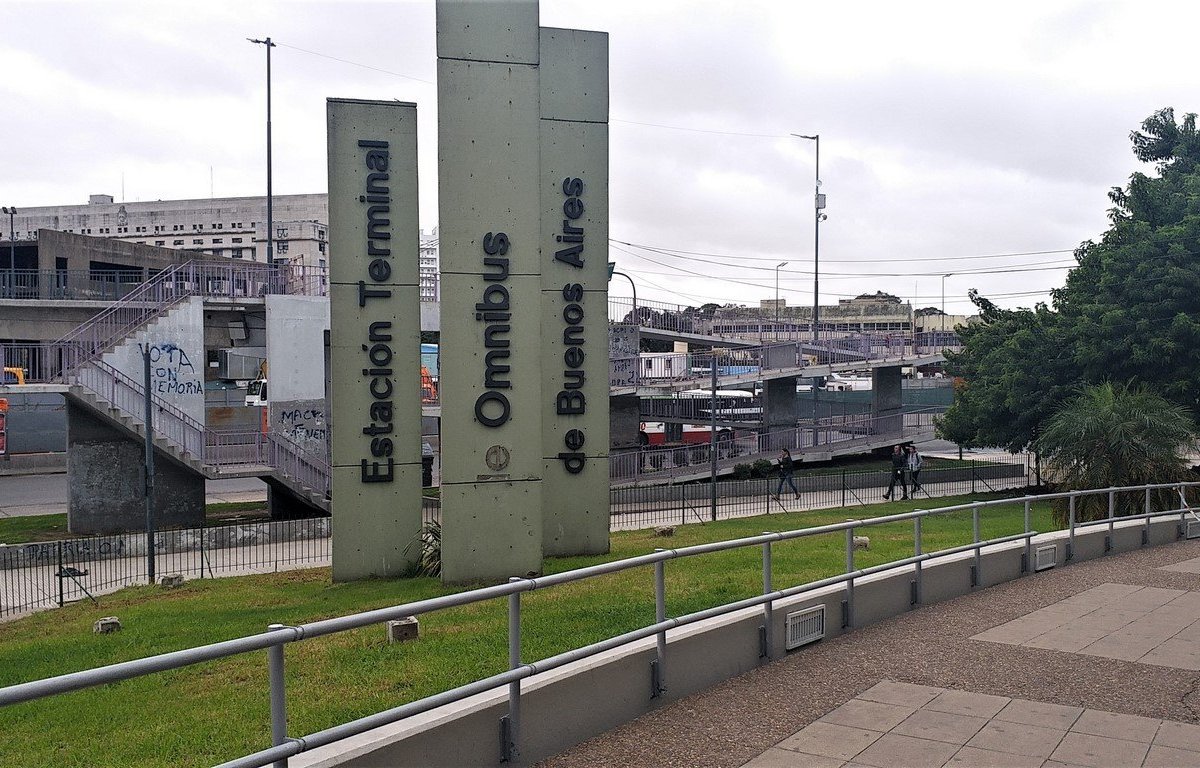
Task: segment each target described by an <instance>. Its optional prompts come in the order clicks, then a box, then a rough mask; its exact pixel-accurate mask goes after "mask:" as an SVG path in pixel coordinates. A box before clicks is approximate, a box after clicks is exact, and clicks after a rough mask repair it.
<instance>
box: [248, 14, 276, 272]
mask: <svg viewBox="0 0 1200 768" xmlns="http://www.w3.org/2000/svg"><path fill="white" fill-rule="evenodd" d="M246 39H247V40H249V41H250V42H252V43H254V44H256V45H265V46H266V47H267V264H271V263H273V262H274V261H275V216H274V210H273V209H272V205H271V49H272V48H274V47H275V43H272V42H271V38H269V37H268V38H264V39H262V40H254V39H251V38H249V37H247V38H246Z"/></svg>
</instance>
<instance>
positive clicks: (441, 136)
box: [436, 0, 544, 583]
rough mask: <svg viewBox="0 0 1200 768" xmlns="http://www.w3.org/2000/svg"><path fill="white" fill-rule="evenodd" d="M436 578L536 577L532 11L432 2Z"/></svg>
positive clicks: (538, 397)
mask: <svg viewBox="0 0 1200 768" xmlns="http://www.w3.org/2000/svg"><path fill="white" fill-rule="evenodd" d="M436 12H437V53H438V211H439V218H440V221H439V228H438V247H439V259H440V261H441V289H442V290H441V328H442V331H441V351H442V355H441V358H440V368H441V380H440V386H441V401H442V419H441V449H442V450H441V455H442V497H441V505H442V507H441V512H442V538H441V546H442V579H443V581H445V582H447V583H465V582H470V581H486V580H498V579H503V578H506V577H509V576H516V575H526V574H528V573H540V572H541V569H542V506H543V491H542V472H543V461H542V454H543V452H542V439H541V436H542V417H543V412H544V408H543V393H542V375H541V370H542V338H541V334H542V312H541V307H540V296H541V289H542V277H541V262H540V247H539V243H540V238H541V228H540V225H539V222H540V211H541V200H540V196H539V192H538V190H539V186H538V185H539V174H538V168H539V162H538V123H539V107H538V103H539V95H540V94H539V85H538V4H537V2H535V1H534V2H531V1H529V0H514V1H513V2H503V3H485V2H464V1H463V0H439V2H438V3H437V5H436Z"/></svg>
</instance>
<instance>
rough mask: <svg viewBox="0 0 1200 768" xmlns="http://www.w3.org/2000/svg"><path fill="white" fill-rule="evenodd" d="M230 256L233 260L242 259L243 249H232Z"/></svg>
mask: <svg viewBox="0 0 1200 768" xmlns="http://www.w3.org/2000/svg"><path fill="white" fill-rule="evenodd" d="M229 255H230V256H231V257H232V258H235V259H240V258H242V249H241V248H230V249H229Z"/></svg>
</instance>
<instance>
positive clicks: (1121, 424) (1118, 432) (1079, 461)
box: [1035, 383, 1197, 522]
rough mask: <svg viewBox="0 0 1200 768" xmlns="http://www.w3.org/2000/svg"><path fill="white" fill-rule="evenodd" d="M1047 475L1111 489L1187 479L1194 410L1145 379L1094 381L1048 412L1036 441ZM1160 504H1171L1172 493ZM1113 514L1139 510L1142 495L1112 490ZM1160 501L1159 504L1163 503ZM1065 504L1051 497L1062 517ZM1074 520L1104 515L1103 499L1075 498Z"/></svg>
mask: <svg viewBox="0 0 1200 768" xmlns="http://www.w3.org/2000/svg"><path fill="white" fill-rule="evenodd" d="M1035 445H1036V447H1037V449H1038V450H1039V452H1041V454H1042V455H1043V457H1044V458H1045V459H1046V463H1047V469H1048V472H1047V476H1048V477H1049V479H1050V480H1051V481H1052V482H1053V483H1054V484H1055V485H1057V486H1059V487H1060V488H1061V489H1062V490H1086V489H1091V488H1113V487H1119V486H1127V485H1145V484H1149V483H1173V482H1177V481H1180V480H1185V479H1188V462H1187V460H1186V459H1185V458H1184V455H1185V454H1186V453H1187V452H1189V451H1193V450H1195V449H1196V447H1197V442H1196V428H1195V424H1194V422H1193V421H1192V414H1191V411H1190V410H1189V409H1187V408H1185V407H1183V406H1181V405H1178V404H1176V403H1172V402H1170V401H1169V400H1167V399H1166V398H1164V397H1162V396H1161V395H1159V394H1157V393H1155V392H1152V391H1150V390H1149V389H1147V388H1146V387H1142V386H1127V385H1113V384H1110V383H1105V384H1099V385H1095V386H1090V387H1086V388H1084V389H1083V390H1082V391H1080V392H1079V394H1077V395H1076V396H1075V397H1073V398H1072V399H1070V400H1068V401H1067V402H1066V403H1065V404H1064V405H1063V406H1062V408H1060V409H1059V410H1058V411H1057V412H1056V413H1055V414H1054V415H1053V416H1051V417H1050V418H1049V419H1047V421H1046V424H1045V426H1044V429H1043V430H1042V432H1041V434H1040V435H1039V436H1038V439H1037V442H1036V443H1035ZM1159 495H1160V496H1164V498H1160V499H1158V503H1159V504H1160V505H1161V504H1164V503H1165V504H1170V503H1172V502H1174V501H1175V500H1173V499H1171V498H1170V496H1171V494H1170V492H1164V493H1160V494H1159ZM1114 502H1115V503H1114V506H1115V508H1116V509H1115V511H1116V513H1117V514H1131V513H1134V512H1139V511H1141V508H1142V504H1143V496H1142V494H1140V493H1139V494H1137V498H1133V497H1131V495H1129V494H1117V495H1115V496H1114ZM1160 508H1162V507H1161V506H1160ZM1066 510H1067V505H1066V504H1065V503H1064V504H1056V508H1055V513H1056V518H1059V521H1060V522H1065V521H1066ZM1075 513H1076V520H1080V521H1083V520H1096V519H1099V518H1102V517H1106V516H1107V515H1108V499H1107V498H1102V497H1099V496H1088V497H1083V498H1080V499H1079V500H1078V502H1077V505H1076V507H1075Z"/></svg>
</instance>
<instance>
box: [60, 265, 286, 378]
mask: <svg viewBox="0 0 1200 768" xmlns="http://www.w3.org/2000/svg"><path fill="white" fill-rule="evenodd" d="M283 282H285V280H284V276H281V275H280V273H279V270H278V269H277V268H275V267H272V266H267V265H236V266H234V265H230V266H226V265H224V264H206V263H201V262H196V261H189V262H186V263H184V264H180V265H178V266H174V267H171V268H169V269H167V270H164V271H163V272H160V273H158V274H157V275H155V276H154V277H152V278H150V279H149V280H147V281H146V282H144V283H142V284H141V285H140V286H138V287H137V288H136V289H134V290H133V291H131V292H130V293H129V294H128V295H126V296H125V297H124V298H122V299H121V300H120V301H117V302H114V303H113V304H112V305H111V306H109V307H108V308H107V309H105V310H104V311H103V312H100V313H99V314H98V315H96V316H95V317H93V318H92V319H90V320H88V321H87V322H86V323H83V324H82V325H80V326H79V327H77V328H75V329H74V330H72V331H71V332H70V333H68V334H66V335H65V336H63V337H62V338H60V339H58V340H57V341H55V342H53V343H52V344H51V345H50V346H51V347H60V348H62V349H63V350H64V353H63V354H61V355H59V356H57V357H60V358H61V359H62V362H63V366H64V367H63V369H62V373H61V375H66V374H67V373H69V372H70V371H72V370H75V369H77V368H79V367H80V366H82V365H84V364H85V363H89V362H91V361H93V360H96V359H98V358H99V357H100V356H101V355H103V354H104V353H105V352H106V351H108V350H109V349H110V348H111V347H112V346H113V345H114V344H117V343H119V342H120V341H122V340H124V339H125V338H127V337H128V336H129V335H130V334H131V333H133V332H134V331H135V330H137V329H138V328H141V327H142V326H144V325H145V324H146V323H148V322H150V321H151V320H152V319H154V318H155V317H158V316H160V315H162V314H164V313H165V312H166V311H167V310H169V309H170V308H171V307H173V306H175V305H176V304H178V303H179V302H180V301H182V300H183V299H186V298H188V297H189V296H212V297H229V298H247V297H253V296H263V295H266V294H268V293H278V292H280V288H281V287H285V286H282V283H283Z"/></svg>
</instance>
